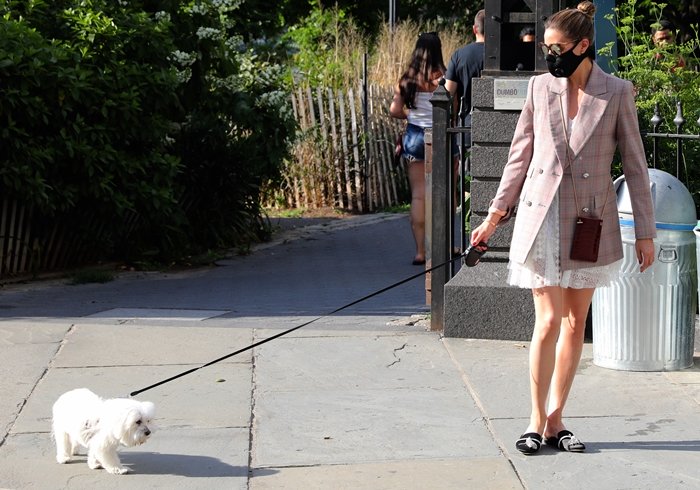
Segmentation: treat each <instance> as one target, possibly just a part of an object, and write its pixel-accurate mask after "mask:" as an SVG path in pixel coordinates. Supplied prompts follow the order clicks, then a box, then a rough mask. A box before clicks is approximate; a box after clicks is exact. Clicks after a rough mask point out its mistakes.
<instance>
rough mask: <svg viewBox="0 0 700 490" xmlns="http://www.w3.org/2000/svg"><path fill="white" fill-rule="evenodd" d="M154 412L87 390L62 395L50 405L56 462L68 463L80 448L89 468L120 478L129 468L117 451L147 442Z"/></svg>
mask: <svg viewBox="0 0 700 490" xmlns="http://www.w3.org/2000/svg"><path fill="white" fill-rule="evenodd" d="M154 412H155V410H154V406H153V403H151V402H139V401H136V400H131V399H129V398H112V399H109V400H103V399H102V398H100V397H99V396H97V395H96V394H94V393H93V392H92V391H90V390H88V389H87V388H79V389H77V390H71V391H69V392H67V393H64V394H63V395H61V396H60V397H59V398H58V400H56V403H54V405H53V437H54V439H55V441H56V461H58V462H59V463H67V462H68V461H70V459H71V456H73V455H74V454H76V451H77V449H78V446H83V447H86V448H87V450H88V454H87V463H88V466H89V467H90V468H92V469H93V470H94V469H98V468H104V469H105V470H107V471H109V472H110V473H113V474H115V475H123V474H124V473H126V472H128V471H129V469H128V468H126V467H124V466H122V465H121V463H120V461H119V456H118V455H117V448H118V447H119V446H120V445H121V446H127V447H131V446H138V445H140V444H143V443H144V442H146V440H147V439H148V436H150V435H151V430H152V429H151V428H149V426H150V424H151V420H152V419H153V416H154Z"/></svg>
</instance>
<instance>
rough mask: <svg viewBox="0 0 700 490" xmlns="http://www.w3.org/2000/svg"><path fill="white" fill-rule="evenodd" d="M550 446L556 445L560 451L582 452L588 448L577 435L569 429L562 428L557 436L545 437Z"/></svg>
mask: <svg viewBox="0 0 700 490" xmlns="http://www.w3.org/2000/svg"><path fill="white" fill-rule="evenodd" d="M545 442H546V443H547V445H548V446H552V447H556V448H557V449H559V450H560V451H568V452H570V453H582V452H584V451H585V450H586V445H585V444H584V443H582V442H581V441H579V440H578V439H577V438H576V436H575V435H574V434H573V433H572V432H571V431H568V430H566V429H565V430H560V431H559V433H558V434H557V435H556V436H552V437H548V438H547V439H545Z"/></svg>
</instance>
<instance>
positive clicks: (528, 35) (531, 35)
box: [519, 26, 535, 43]
mask: <svg viewBox="0 0 700 490" xmlns="http://www.w3.org/2000/svg"><path fill="white" fill-rule="evenodd" d="M519 37H520V40H521V41H522V42H524V43H531V42H534V41H535V28H534V27H532V26H526V27H523V29H522V30H521V31H520V35H519Z"/></svg>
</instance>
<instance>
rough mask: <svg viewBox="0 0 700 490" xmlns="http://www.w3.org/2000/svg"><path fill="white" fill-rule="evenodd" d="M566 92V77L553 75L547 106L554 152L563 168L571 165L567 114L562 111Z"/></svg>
mask: <svg viewBox="0 0 700 490" xmlns="http://www.w3.org/2000/svg"><path fill="white" fill-rule="evenodd" d="M566 94H567V88H566V78H554V77H553V78H552V80H551V81H550V83H549V91H548V92H547V107H548V109H549V125H550V131H551V132H552V142H553V143H554V152H555V153H556V155H557V159H558V160H559V164H560V165H561V168H562V169H564V168H566V167H567V166H568V165H569V161H568V159H567V157H566V133H565V132H564V123H565V121H566V114H565V113H563V112H562V104H563V106H564V107H566Z"/></svg>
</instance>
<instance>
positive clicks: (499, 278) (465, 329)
mask: <svg viewBox="0 0 700 490" xmlns="http://www.w3.org/2000/svg"><path fill="white" fill-rule="evenodd" d="M529 75H533V74H532V73H529ZM473 82H474V85H473V89H472V103H473V105H474V111H473V115H472V154H471V170H472V181H471V199H470V202H471V219H470V226H471V229H474V228H475V227H477V226H478V225H479V224H480V223H481V222H482V221H483V220H484V218H485V217H486V214H487V213H488V207H489V203H490V201H491V199H493V197H494V195H495V194H496V189H497V188H498V183H499V181H500V178H501V174H502V173H503V167H504V166H505V164H506V161H507V160H508V150H509V148H510V143H511V140H512V138H513V133H514V132H515V126H516V124H517V122H518V117H519V115H520V112H519V111H496V110H494V108H493V106H494V96H493V86H494V77H481V78H480V79H476V80H474V81H473ZM512 226H513V222H512V220H511V221H510V222H508V223H507V224H505V225H502V226H499V227H498V230H497V231H496V233H494V234H493V236H492V237H491V240H490V241H489V250H488V252H487V253H486V254H485V255H484V256H483V258H482V260H481V262H480V263H479V264H478V265H477V266H476V267H462V268H461V269H460V270H459V272H458V273H457V274H456V275H455V276H454V277H453V278H452V279H451V280H450V281H449V282H448V283H447V284H446V285H445V317H444V324H445V328H444V331H445V336H446V337H464V338H477V339H503V340H529V339H530V337H531V336H532V327H533V325H534V322H535V312H534V307H533V304H532V293H531V292H530V290H529V289H520V288H513V287H510V286H508V285H507V283H506V279H507V277H508V249H509V247H510V238H511V233H512Z"/></svg>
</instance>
